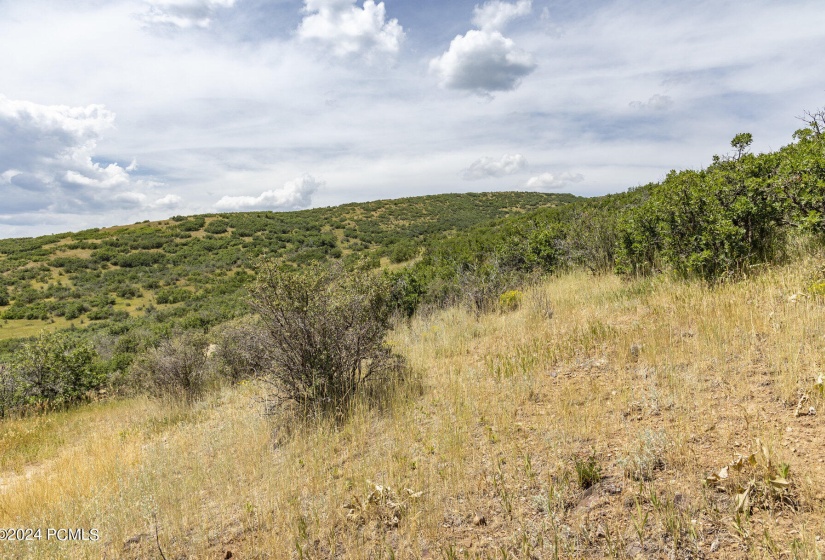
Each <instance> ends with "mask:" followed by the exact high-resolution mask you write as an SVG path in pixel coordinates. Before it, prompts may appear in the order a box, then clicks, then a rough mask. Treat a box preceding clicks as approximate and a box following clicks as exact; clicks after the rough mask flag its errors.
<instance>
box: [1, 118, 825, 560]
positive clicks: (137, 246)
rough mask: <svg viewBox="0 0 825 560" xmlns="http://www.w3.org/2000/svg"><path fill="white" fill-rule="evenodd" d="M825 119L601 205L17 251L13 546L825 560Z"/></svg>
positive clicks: (214, 221)
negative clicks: (72, 537)
mask: <svg viewBox="0 0 825 560" xmlns="http://www.w3.org/2000/svg"><path fill="white" fill-rule="evenodd" d="M823 117H825V113H816V114H813V115H811V119H810V122H808V126H807V127H806V128H804V129H800V130H798V131H797V132H796V133H795V134H794V138H793V142H792V143H790V144H789V145H788V146H785V147H784V148H782V149H780V150H778V151H776V152H771V153H766V154H752V153H749V146H750V144H751V140H752V139H751V137H750V135H749V134H739V135H736V136H735V137H734V138H733V140H732V142H731V148H732V152H731V153H730V154H727V155H721V156H714V157H713V158H712V159H711V163H710V164H709V165H708V167H706V168H705V169H701V170H686V171H679V172H677V171H674V172H671V173H670V174H669V175H668V176H667V177H666V179H664V180H663V181H662V182H660V183H653V184H649V185H645V186H641V187H637V188H634V189H630V190H629V191H627V192H625V193H620V194H615V195H609V196H603V197H596V198H590V199H581V198H577V197H573V196H570V195H540V194H524V193H494V194H476V195H442V196H435V197H423V198H415V199H402V200H399V201H379V202H375V203H367V204H353V205H345V206H342V207H338V208H328V209H317V210H309V211H304V212H296V213H282V214H277V213H266V212H256V213H247V214H221V215H204V216H193V217H188V218H187V217H174V218H171V219H170V220H167V221H164V222H159V223H150V224H135V225H133V226H125V227H121V228H111V229H107V230H90V231H86V232H79V233H73V234H65V235H56V236H47V237H42V238H37V239H26V240H7V241H4V242H1V243H0V253H1V254H2V260H0V270H2V277H3V288H2V293H0V298H2V301H0V303H2V305H1V306H0V312H2V313H3V327H2V329H0V335H2V336H5V337H6V340H7V341H6V342H5V343H4V344H5V346H4V347H3V349H2V350H3V353H2V355H0V413H2V415H3V416H4V418H3V419H2V421H0V527H83V528H86V529H88V530H89V531H91V530H92V529H95V531H96V534H98V535H101V538H100V539H97V540H94V541H89V542H86V543H68V542H61V541H59V540H51V541H45V542H39V543H34V544H31V545H30V546H29V545H26V546H25V547H24V546H22V545H21V546H20V547H17V548H15V549H14V552H13V554H15V555H16V556H18V557H21V558H25V557H29V558H43V557H55V558H58V557H72V558H75V557H76V558H99V557H124V558H145V557H148V556H152V555H158V556H164V557H166V555H167V554H168V555H169V557H220V556H221V555H223V557H225V558H229V557H235V556H237V557H239V558H245V557H273V558H295V557H298V558H314V557H317V558H364V557H371V558H384V557H387V558H393V557H397V558H448V559H453V558H510V557H512V558H524V559H532V558H602V557H606V556H607V557H614V558H638V557H642V558H668V559H670V558H684V559H687V558H708V557H713V555H718V556H719V557H724V558H742V559H744V558H748V559H750V558H799V559H811V560H813V559H819V558H821V557H822V553H823V550H822V546H823V545H822V535H823V534H825V497H824V496H823V493H822V490H821V489H822V487H823V484H825V471H824V470H823V469H824V468H825V467H823V463H822V459H821V457H820V455H821V449H822V446H823V444H825V441H823V439H822V434H823V430H822V428H823V426H822V424H823V421H825V420H823V414H822V413H821V412H822V407H823V405H825V388H823V378H822V356H823V352H825V345H823V341H825V322H823V316H824V315H823V310H825V267H823V265H822V262H823V252H825V137H823V135H822V132H823V130H822V128H823ZM250 294H251V295H252V296H253V297H250ZM251 311H256V312H257V313H251ZM43 327H48V328H49V329H51V330H52V331H54V332H52V333H46V332H43V333H40V334H37V333H38V332H39V331H40V330H41V329H42V328H43ZM26 329H30V330H28V331H27V330H26ZM29 334H31V335H36V336H33V337H31V338H23V337H25V336H27V335H29ZM379 378H380V379H381V383H380V384H379V383H372V381H373V380H376V379H379ZM114 393H120V394H119V395H118V397H117V398H109V396H111V395H113V394H114ZM101 395H103V396H102V397H101ZM157 397H160V398H157ZM79 403H84V404H83V406H75V405H77V404H79ZM262 403H266V404H267V405H268V406H266V407H264V406H263V405H262ZM264 412H268V414H263V413H264ZM58 474H62V475H63V476H58ZM54 496H60V499H59V500H55V499H52V498H53V497H54ZM2 531H5V529H2ZM15 535H16V533H15ZM4 544H8V543H4ZM17 544H20V543H17ZM17 544H14V545H12V546H17Z"/></svg>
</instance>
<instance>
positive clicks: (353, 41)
mask: <svg viewBox="0 0 825 560" xmlns="http://www.w3.org/2000/svg"><path fill="white" fill-rule="evenodd" d="M305 10H306V12H307V15H306V16H305V17H304V19H303V21H302V22H301V25H300V27H299V28H298V37H300V38H301V39H303V40H307V41H315V42H318V43H320V44H322V45H324V46H325V47H328V48H329V49H330V50H331V51H332V52H333V53H334V54H336V55H337V56H341V57H343V56H348V55H362V54H366V55H374V54H396V53H397V52H398V50H399V48H400V45H401V41H402V40H403V39H404V29H403V27H402V26H401V25H400V24H399V23H398V20H397V19H391V20H389V21H387V13H386V9H385V7H384V3H383V2H380V3H378V4H376V3H375V2H374V1H373V0H365V2H364V5H363V7H362V8H359V7H358V6H357V5H354V4H353V1H352V0H306V8H305Z"/></svg>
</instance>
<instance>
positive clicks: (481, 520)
mask: <svg viewBox="0 0 825 560" xmlns="http://www.w3.org/2000/svg"><path fill="white" fill-rule="evenodd" d="M473 525H475V526H476V527H481V526H484V525H487V519H486V518H485V517H484V516H483V515H476V516H475V517H473Z"/></svg>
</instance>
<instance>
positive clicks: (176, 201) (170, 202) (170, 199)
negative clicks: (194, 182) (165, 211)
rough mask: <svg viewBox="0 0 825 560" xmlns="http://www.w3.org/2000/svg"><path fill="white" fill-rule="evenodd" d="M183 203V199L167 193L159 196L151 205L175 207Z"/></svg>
mask: <svg viewBox="0 0 825 560" xmlns="http://www.w3.org/2000/svg"><path fill="white" fill-rule="evenodd" d="M182 203H183V199H182V198H181V197H179V196H178V195H176V194H167V195H166V196H164V197H162V198H159V199H157V200H156V201H155V203H154V204H153V205H152V206H154V207H155V208H177V207H178V206H180V205H181V204H182Z"/></svg>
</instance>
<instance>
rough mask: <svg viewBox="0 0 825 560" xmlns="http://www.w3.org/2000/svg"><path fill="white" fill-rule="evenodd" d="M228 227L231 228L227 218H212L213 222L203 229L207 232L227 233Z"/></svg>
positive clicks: (215, 233)
mask: <svg viewBox="0 0 825 560" xmlns="http://www.w3.org/2000/svg"><path fill="white" fill-rule="evenodd" d="M228 229H229V222H228V221H227V220H224V219H217V220H212V221H211V222H209V223H208V224H206V227H205V228H203V231H205V232H206V233H211V234H214V235H219V234H221V233H226V231H227V230H228Z"/></svg>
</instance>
